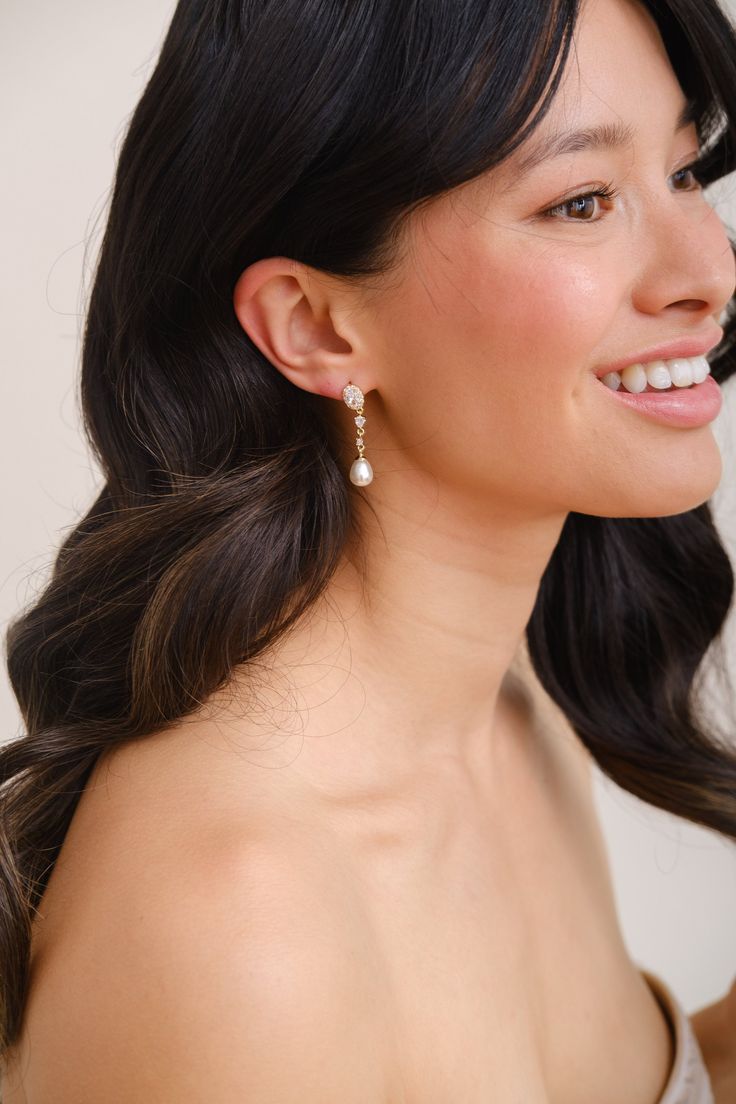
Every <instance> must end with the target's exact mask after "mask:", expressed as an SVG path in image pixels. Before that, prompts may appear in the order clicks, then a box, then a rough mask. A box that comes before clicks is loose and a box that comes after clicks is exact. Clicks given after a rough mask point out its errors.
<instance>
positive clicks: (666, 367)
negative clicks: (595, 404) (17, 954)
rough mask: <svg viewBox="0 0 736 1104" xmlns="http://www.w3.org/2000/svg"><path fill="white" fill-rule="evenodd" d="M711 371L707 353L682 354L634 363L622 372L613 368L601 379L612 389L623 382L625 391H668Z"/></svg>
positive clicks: (692, 381)
mask: <svg viewBox="0 0 736 1104" xmlns="http://www.w3.org/2000/svg"><path fill="white" fill-rule="evenodd" d="M709 374H710V364H709V363H708V361H707V360H706V359H705V357H704V356H698V357H687V358H685V357H678V358H676V359H675V360H653V361H652V362H651V363H650V364H630V365H629V366H628V368H624V370H623V371H622V372H609V373H608V374H607V375H605V376H601V381H602V382H603V383H605V385H606V387H610V388H611V390H612V391H618V390H619V388H620V387H622V386H623V389H624V391H630V392H631V393H632V394H639V393H640V392H642V391H667V390H669V389H671V388H673V387H690V386H691V385H692V384H694V383H702V382H703V380H704V379H705V377H706V376H707V375H709Z"/></svg>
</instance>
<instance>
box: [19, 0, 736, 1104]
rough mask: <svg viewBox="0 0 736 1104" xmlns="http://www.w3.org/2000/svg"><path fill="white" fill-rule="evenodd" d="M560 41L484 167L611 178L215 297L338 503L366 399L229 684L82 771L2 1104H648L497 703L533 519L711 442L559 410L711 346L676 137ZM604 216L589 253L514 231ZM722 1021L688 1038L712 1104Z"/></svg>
mask: <svg viewBox="0 0 736 1104" xmlns="http://www.w3.org/2000/svg"><path fill="white" fill-rule="evenodd" d="M575 41H576V49H575V53H574V56H573V58H572V59H571V61H570V64H569V65H568V67H567V69H566V72H565V77H564V83H563V87H562V88H561V90H560V92H559V94H558V95H557V97H556V99H555V102H554V104H553V107H552V109H551V111H550V112H549V114H548V115H547V117H546V119H545V120H544V122H543V123H542V125H541V127H540V128H539V130H538V131H537V132H536V133H535V135H534V136H533V137H532V138H531V139H530V144H529V145H527V146H526V147H525V148H524V149H523V150H520V151H519V156H524V155H525V154H527V153H529V152H530V147H531V145H533V144H534V143H536V142H539V141H541V140H543V139H544V137H545V136H546V135H549V134H550V133H553V132H554V131H557V130H560V129H563V128H567V127H577V126H589V125H592V124H596V123H606V122H608V123H612V122H624V123H627V124H629V125H631V126H632V127H633V128H634V134H633V137H632V140H631V142H630V143H629V144H628V145H626V146H625V147H622V148H618V149H615V150H614V149H601V150H596V151H586V152H578V153H576V154H568V155H565V156H564V157H561V158H557V159H555V160H554V161H544V162H542V163H540V164H539V165H537V166H536V167H535V168H534V169H533V170H531V171H530V172H529V173H528V174H527V175H524V176H523V177H522V178H519V174H518V157H516V158H514V159H512V160H511V161H510V162H508V163H507V164H505V165H503V166H501V167H500V168H499V169H497V170H494V171H493V172H492V173H489V174H487V175H486V176H484V177H483V178H481V179H479V180H476V181H473V182H472V183H471V184H469V185H467V186H465V187H463V188H461V189H458V190H456V191H455V192H453V193H452V194H451V195H448V196H445V197H443V198H441V199H438V200H435V201H433V202H432V203H430V204H429V205H428V206H427V207H426V208H425V209H424V210H423V211H422V212H421V213H417V215H416V217H414V218H413V219H412V221H411V223H410V225H409V227H408V229H407V238H406V242H405V246H406V248H405V250H404V253H403V259H402V260H401V263H400V264H399V265H398V267H397V268H396V269H395V270H393V271H392V272H391V273H388V274H386V276H385V277H384V278H383V279H381V280H377V281H376V280H374V281H371V282H370V284H368V283H363V284H356V283H355V282H353V283H348V282H346V281H342V280H339V279H337V278H332V277H328V276H326V275H325V274H324V273H320V272H316V271H314V270H312V269H309V268H307V267H305V266H303V265H299V264H296V263H294V262H293V261H292V260H290V259H289V258H283V257H270V258H267V259H264V260H262V261H259V262H258V263H257V264H254V265H252V266H251V267H250V268H248V269H247V270H246V271H245V272H244V273H243V274H242V276H241V278H240V279H239V281H238V283H237V286H236V288H235V291H234V298H233V302H234V308H235V311H236V313H237V316H238V318H239V320H240V322H241V324H242V326H243V328H244V330H245V331H246V332H247V334H248V335H249V336H250V338H251V339H252V340H253V341H254V342H255V343H256V344H257V345H258V347H259V348H260V349H261V350H262V351H263V352H264V353H265V355H266V356H267V357H268V358H269V360H270V361H271V363H272V364H273V365H274V369H275V370H279V371H281V372H283V373H284V374H285V375H286V377H287V378H288V379H289V380H290V381H291V382H292V383H294V384H295V385H296V386H298V387H300V388H303V389H304V390H305V391H309V392H312V393H314V394H317V395H319V396H321V397H322V400H323V402H324V406H325V412H326V416H328V417H333V418H334V420H335V423H336V425H338V426H340V427H341V428H342V429H343V431H344V432H345V438H346V448H345V458H344V470H345V477H346V479H347V471H348V469H349V466H350V462H351V460H352V458H353V456H354V454H355V452H354V448H353V447H352V444H351V441H352V437H353V423H352V417H353V414H352V412H351V411H349V410H348V408H347V407H345V406H344V405H343V403H342V401H341V393H342V389H343V387H344V386H345V384H346V383H348V382H349V381H352V382H354V383H356V384H358V385H359V386H360V387H361V389H362V390H363V392H364V394H365V395H366V408H365V415H366V418H367V422H366V427H365V441H366V455H367V457H368V458H369V459H370V461H371V463H372V465H373V467H374V471H375V479H374V481H373V483H371V484H370V485H369V486H368V487H367V488H366V489H365V491H363V492H361V493H360V494H356V502H355V506H356V509H357V510H358V511H359V513H360V516H361V519H362V523H363V533H362V543H361V547H360V549H359V550H358V549H348V553H347V554H346V556H345V559H344V561H343V563H342V564H341V566H340V569H339V571H338V572H337V574H336V576H335V577H334V579H333V580H332V582H331V584H330V586H329V587H328V591H327V594H326V596H325V598H324V600H323V601H321V602H320V603H319V604H318V605H317V606H316V607H315V608H314V609H313V610H312V612H311V614H310V616H309V617H307V618H305V619H304V620H303V621H302V622H300V623H299V625H297V626H296V628H295V629H294V630H293V631H292V632H291V633H290V634H289V636H288V638H287V639H285V640H284V641H282V642H281V643H280V644H279V645H278V646H277V647H275V648H273V649H272V650H271V651H270V652H269V654H268V655H267V656H264V657H263V658H262V659H261V661H260V663H259V665H258V669H257V672H256V671H249V672H247V675H246V673H245V672H240V673H238V675H237V676H236V677H235V678H234V680H233V682H232V684H231V685H230V686H229V687H228V688H227V690H226V691H224V692H223V693H221V694H218V695H215V696H214V697H213V699H212V700H211V701H210V702H208V703H206V705H205V707H204V708H203V709H202V711H201V713H199V714H198V715H197V716H196V717H194V718H190V719H188V720H187V721H186V722H185V723H182V725H180V726H178V727H174V728H172V729H170V730H168V731H166V732H165V733H163V734H157V735H154V736H151V737H147V738H146V739H145V740H143V741H139V742H135V743H132V744H130V745H127V746H123V747H122V748H119V749H115V751H114V753H113V754H112V755H108V756H106V757H104V763H103V760H102V759H101V761H100V762H99V763H98V765H97V767H96V768H95V771H94V773H93V775H92V777H91V779H90V782H89V783H88V786H87V787H86V788H85V791H84V793H83V795H82V798H81V800H80V802H79V806H78V808H77V812H76V813H75V817H74V820H73V823H72V826H71V828H70V832H69V834H68V836H67V839H66V840H65V844H64V850H63V852H62V856H61V857H60V859H59V861H58V862H57V865H56V867H55V870H54V874H53V876H52V879H51V881H50V884H49V890H48V892H47V893H46V895H45V898H44V901H43V902H42V909H41V911H42V914H43V916H44V920H43V924H41V925H39V927H38V928H37V930H36V938H35V943H34V968H33V974H34V986H33V989H32V992H31V998H30V1000H29V1004H28V1017H27V1028H26V1034H25V1036H24V1038H23V1041H22V1045H21V1047H20V1051H19V1054H20V1060H19V1068H22V1069H23V1070H24V1073H25V1092H26V1093H27V1099H28V1100H29V1101H30V1100H33V1101H34V1102H38V1104H44V1102H45V1101H46V1100H49V1101H50V1100H52V1099H53V1100H54V1102H55V1104H72V1101H73V1102H74V1104H92V1102H94V1101H98V1100H101V1099H104V1100H106V1101H108V1102H109V1104H117V1102H118V1101H120V1104H122V1102H123V1101H125V1102H126V1104H131V1102H137V1101H141V1102H143V1101H144V1100H145V1101H154V1100H155V1101H156V1104H168V1102H169V1101H171V1102H172V1104H173V1102H174V1101H177V1102H178V1101H181V1100H192V1101H194V1100H200V1099H201V1100H215V1099H216V1100H222V1101H223V1102H224V1101H229V1100H240V1099H244V1098H245V1097H247V1098H249V1099H251V1098H252V1099H258V1100H259V1101H262V1102H263V1104H271V1102H272V1101H273V1102H274V1104H275V1102H276V1101H279V1104H287V1102H290V1101H292V1100H293V1101H294V1102H296V1101H299V1102H300V1104H317V1101H319V1104H332V1102H333V1101H334V1102H335V1104H337V1101H340V1102H341V1104H364V1102H365V1104H399V1102H401V1104H414V1102H415V1101H421V1102H422V1104H433V1102H434V1101H442V1104H445V1102H446V1101H448V1100H450V1099H453V1100H463V1101H466V1100H467V1101H468V1102H469V1104H470V1102H471V1101H472V1102H473V1104H474V1102H475V1101H478V1102H480V1101H481V1100H483V1101H487V1100H490V1099H493V1100H494V1104H512V1102H518V1101H519V1100H524V1102H525V1104H562V1102H564V1104H589V1102H590V1100H593V1099H594V1100H595V1101H596V1104H620V1101H621V1100H626V1101H627V1102H628V1104H654V1102H655V1101H656V1100H657V1099H658V1097H659V1094H661V1091H662V1089H663V1087H664V1084H665V1081H666V1078H667V1076H668V1073H669V1069H670V1065H671V1058H672V1050H671V1042H670V1039H669V1034H668V1031H667V1028H666V1024H665V1021H664V1019H663V1018H662V1015H661V1013H660V1011H659V1010H658V1007H657V1005H656V1003H655V1001H654V999H653V997H652V995H651V993H650V992H649V990H648V989H647V987H646V985H645V984H644V982H643V980H642V978H641V977H640V974H639V972H638V970H637V968H636V966H635V964H634V963H632V961H631V959H630V957H629V954H628V951H627V949H626V947H625V945H624V943H623V940H622V938H621V934H620V931H619V927H618V920H617V915H616V904H615V899H614V894H613V890H612V886H611V883H610V877H609V874H608V869H607V862H606V854H605V846H604V841H603V839H602V836H601V834H600V828H599V825H598V822H597V819H596V815H595V809H594V803H593V800H592V795H591V792H590V773H589V766H590V764H589V761H588V758H587V755H586V753H585V752H584V749H583V748H582V746H581V745H580V744H579V742H578V741H577V739H576V738H575V737H574V735H573V734H572V732H571V730H569V729H566V728H565V725H564V718H561V717H560V716H559V715H556V714H555V713H554V710H553V709H551V708H550V703H549V702H547V703H544V702H542V701H541V699H540V701H539V702H538V703H537V704H530V700H529V698H528V697H526V696H525V695H524V694H520V693H519V690H518V684H517V682H516V681H515V679H514V678H513V677H510V676H511V672H512V671H513V670H514V666H515V665H516V664H517V661H518V659H519V656H520V655H521V654H523V649H520V644H521V643H522V642H523V635H524V627H525V625H526V622H527V620H528V618H529V615H530V613H531V610H532V607H533V605H534V601H535V597H536V594H537V591H538V588H539V583H540V579H541V576H542V574H543V572H544V569H545V567H546V565H547V563H548V561H549V558H550V556H551V554H552V552H553V549H554V547H555V544H556V542H557V540H558V538H559V534H560V531H561V528H562V525H563V524H564V521H565V517H566V515H567V513H568V512H569V511H570V510H576V511H581V512H585V513H590V514H600V515H607V516H611V515H613V516H636V515H641V516H653V515H657V514H662V515H664V514H672V513H677V512H681V511H684V510H687V509H689V508H691V507H693V506H695V505H697V504H699V503H701V502H703V501H705V500H706V499H708V498H709V497H710V496H711V494H712V493H713V491H714V490H715V488H716V486H717V485H718V482H719V480H720V477H721V458H720V454H719V451H718V448H717V446H716V442H715V439H714V437H713V433H712V430H711V427H710V426H704V427H701V428H697V429H687V430H683V429H676V428H672V427H667V426H663V425H656V424H654V423H651V422H648V421H647V420H645V419H643V418H641V417H639V416H638V415H636V414H635V413H633V412H632V411H630V410H629V409H627V408H625V407H623V406H620V405H619V404H618V403H616V402H614V401H612V400H611V399H610V396H608V395H606V394H605V393H604V391H603V388H602V385H601V384H600V383H598V382H597V381H596V380H595V379H594V374H595V371H596V369H598V368H599V367H601V366H603V365H605V364H608V363H609V362H611V361H613V360H615V359H618V358H620V357H622V356H626V355H628V354H629V353H636V352H638V351H639V350H641V349H644V348H646V347H648V346H651V345H653V344H655V343H657V342H660V341H662V340H668V339H671V338H675V337H680V336H683V335H700V334H705V335H707V334H711V333H717V322H716V320H717V318H718V316H719V314H720V312H721V310H722V308H723V307H724V305H725V304H726V302H727V301H728V300H729V298H730V297H731V294H732V292H733V290H734V284H735V283H736V272H735V270H734V261H733V257H732V254H731V251H730V249H729V246H728V242H727V238H726V235H725V231H724V228H723V226H722V224H721V222H720V221H719V219H718V217H717V215H716V214H715V213H714V212H713V211H711V209H710V207H709V205H708V203H707V202H706V200H705V198H704V197H703V195H702V193H701V192H700V190H699V189H698V188H697V187H696V186H695V185H694V183H693V181H692V180H691V179H690V177H689V176H688V174H682V173H679V172H678V170H680V169H681V168H682V167H683V166H685V165H687V164H688V163H689V162H690V161H691V160H692V158H693V156H694V154H695V153H696V148H697V144H696V135H695V131H694V128H692V127H690V128H688V129H685V130H682V131H681V132H679V133H675V124H676V120H677V118H678V115H679V113H680V109H681V106H682V91H681V89H680V88H679V85H678V83H677V80H676V79H675V76H674V74H673V72H672V69H671V67H670V65H669V62H668V60H667V57H666V54H665V52H664V49H663V46H662V43H661V41H660V39H659V36H658V33H657V31H656V28H655V27H654V24H653V23H652V22H651V20H650V19H649V17H648V16H647V15H646V14H645V13H644V12H643V11H642V10H641V9H640V8H639V7H638V6H636V5H635V4H634V3H632V2H630V0H587V2H586V4H585V7H584V10H583V14H582V17H581V21H580V23H579V26H578V29H577V33H576V36H575ZM609 182H612V183H613V184H614V185H615V186H616V188H617V189H618V190H619V193H620V194H619V196H618V197H617V198H616V199H615V200H611V201H601V202H600V203H599V204H598V201H593V202H592V204H591V205H590V206H592V208H593V210H594V215H593V218H592V220H591V221H579V220H576V219H575V218H574V216H573V215H571V213H570V212H571V209H570V208H567V209H566V213H563V212H562V211H560V210H558V211H556V213H555V214H554V215H552V216H547V217H542V212H543V211H545V210H547V209H548V208H552V207H554V206H555V205H558V204H559V203H560V202H561V201H562V200H563V199H568V198H571V197H573V196H575V195H578V194H581V193H585V192H589V191H591V190H593V189H594V188H595V187H598V186H600V185H605V184H608V183H609ZM512 185H513V186H512ZM419 383H421V389H419V388H418V384H419ZM361 494H362V495H364V496H365V497H366V498H367V499H368V500H369V502H370V504H371V506H372V510H370V509H366V508H365V505H364V503H362V502H361V500H360V496H361ZM359 552H360V553H361V554H362V555H364V557H365V565H366V576H365V586H363V583H362V580H361V577H360V574H359V572H358V570H357V568H356V563H357V562H358V561H357V556H358V553H359ZM62 858H63V861H62ZM295 917H298V920H299V922H298V923H295V922H294V918H295ZM162 918H163V919H162ZM213 931H216V932H217V933H218V938H217V939H215V940H213V939H211V938H203V933H208V932H213ZM90 963H91V964H92V975H90V973H89V970H90ZM142 963H145V967H144V968H142V965H141V964H142ZM90 977H92V978H93V983H92V982H91V981H90ZM85 978H86V979H87V984H85V983H84V979H85ZM284 994H286V999H284ZM734 995H736V991H733V993H732V996H731V998H730V1000H729V1001H728V1002H725V1001H724V1002H723V1003H720V1004H719V1005H717V1006H713V1009H712V1010H710V1012H708V1011H707V1010H704V1013H701V1014H699V1016H700V1019H699V1021H698V1023H699V1026H700V1027H702V1031H703V1039H704V1041H707V1043H708V1048H709V1049H708V1056H710V1055H712V1056H713V1060H714V1062H717V1064H718V1078H719V1085H717V1086H716V1089H717V1092H718V1093H721V1091H722V1090H721V1089H720V1087H719V1086H720V1085H721V1084H722V1085H723V1086H725V1089H724V1090H723V1095H722V1097H721V1098H719V1099H717V1104H726V1101H728V1100H729V1099H731V1098H730V1097H729V1096H728V1095H727V1092H728V1085H729V1083H730V1084H731V1085H732V1084H733V1081H730V1082H729V1081H728V1078H729V1077H732V1076H733V1063H732V1058H733V1059H734V1061H736V1056H734V1055H733V1051H732V1050H731V1051H730V1054H731V1057H729V1047H728V1046H724V1045H723V1043H724V1040H725V1039H726V1035H727V1033H728V1032H730V1031H733V1029H734V1028H733V1025H734V1014H733V1008H734V1000H733V997H734ZM622 1010H625V1012H623V1013H622ZM706 1036H707V1040H706ZM193 1039H194V1040H196V1041H197V1045H196V1046H195V1047H192V1040H193ZM79 1040H81V1044H80V1042H79ZM141 1055H145V1061H143V1060H139V1059H140V1056H141ZM325 1055H327V1056H328V1057H329V1060H328V1061H325V1060H324V1058H325ZM32 1057H33V1060H31V1058H32ZM729 1066H730V1070H731V1072H730V1073H729ZM5 1098H7V1104H21V1102H24V1101H25V1100H26V1095H24V1092H23V1090H22V1089H20V1088H18V1087H17V1086H15V1085H14V1083H13V1082H12V1081H11V1083H10V1084H9V1085H7V1086H4V1099H5Z"/></svg>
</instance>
